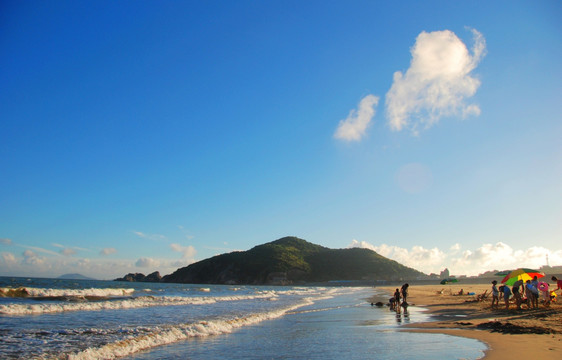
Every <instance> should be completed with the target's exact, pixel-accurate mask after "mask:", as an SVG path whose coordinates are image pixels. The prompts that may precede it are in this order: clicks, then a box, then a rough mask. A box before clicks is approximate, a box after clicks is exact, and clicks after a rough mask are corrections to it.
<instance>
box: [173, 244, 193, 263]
mask: <svg viewBox="0 0 562 360" xmlns="http://www.w3.org/2000/svg"><path fill="white" fill-rule="evenodd" d="M170 248H171V249H172V250H173V251H176V252H180V253H182V256H181V257H182V259H184V260H187V261H188V262H190V263H192V262H194V261H195V259H194V258H195V254H197V250H195V248H194V247H193V246H191V245H189V246H182V245H180V244H170Z"/></svg>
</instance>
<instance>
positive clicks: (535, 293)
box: [525, 280, 539, 309]
mask: <svg viewBox="0 0 562 360" xmlns="http://www.w3.org/2000/svg"><path fill="white" fill-rule="evenodd" d="M525 292H526V294H527V299H529V301H530V302H531V304H529V308H530V307H531V305H532V306H533V308H534V309H536V308H538V307H539V290H538V289H537V288H536V287H534V286H533V284H532V283H531V280H527V285H526V286H525Z"/></svg>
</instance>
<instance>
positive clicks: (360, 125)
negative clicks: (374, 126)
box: [334, 95, 379, 141]
mask: <svg viewBox="0 0 562 360" xmlns="http://www.w3.org/2000/svg"><path fill="white" fill-rule="evenodd" d="M378 103H379V97H378V96H374V95H367V96H365V97H364V98H363V99H361V101H360V102H359V107H358V109H357V110H355V109H354V110H351V111H350V112H349V115H348V116H347V118H346V119H345V120H341V121H340V123H339V125H338V128H337V129H336V132H335V133H334V137H335V138H336V139H339V140H345V141H359V140H361V138H362V137H363V136H364V135H365V132H366V131H367V127H368V126H369V124H370V123H371V120H372V119H373V117H374V116H375V107H376V106H377V104H378Z"/></svg>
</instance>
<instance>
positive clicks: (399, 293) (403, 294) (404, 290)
mask: <svg viewBox="0 0 562 360" xmlns="http://www.w3.org/2000/svg"><path fill="white" fill-rule="evenodd" d="M409 286H410V285H408V284H407V283H406V284H404V285H402V287H401V288H400V289H396V291H395V292H394V296H393V297H391V298H390V300H389V302H390V310H396V311H400V307H407V306H408V302H407V301H406V299H407V298H408V287H409ZM400 299H402V302H400Z"/></svg>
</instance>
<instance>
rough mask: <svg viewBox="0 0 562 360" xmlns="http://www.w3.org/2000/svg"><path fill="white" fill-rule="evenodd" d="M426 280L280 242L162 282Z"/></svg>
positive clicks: (369, 259) (370, 258)
mask: <svg viewBox="0 0 562 360" xmlns="http://www.w3.org/2000/svg"><path fill="white" fill-rule="evenodd" d="M420 277H421V278H423V277H426V275H425V274H423V273H421V272H419V271H417V270H414V269H411V268H408V267H406V266H403V265H401V264H399V263H397V262H396V261H393V260H390V259H387V258H385V257H384V256H381V255H379V254H377V253H376V252H374V251H372V250H369V249H359V248H352V249H328V248H326V247H323V246H320V245H315V244H312V243H309V242H307V241H305V240H302V239H299V238H296V237H285V238H282V239H279V240H276V241H273V242H270V243H267V244H263V245H259V246H256V247H254V248H252V249H250V250H248V251H239V252H232V253H227V254H222V255H218V256H214V257H212V258H209V259H206V260H202V261H199V262H196V263H194V264H191V265H189V266H187V267H184V268H180V269H178V270H176V271H175V272H174V273H172V274H170V275H166V276H164V277H163V278H162V281H163V282H174V283H190V284H293V283H304V282H323V281H330V280H402V279H415V278H420Z"/></svg>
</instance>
